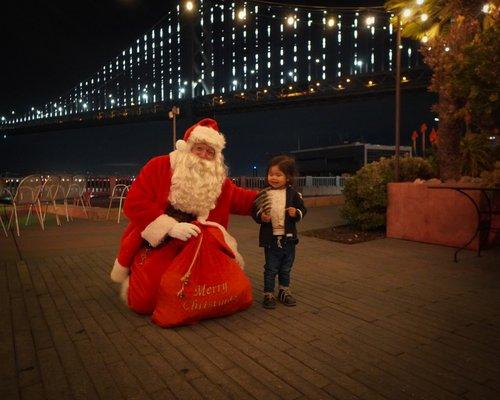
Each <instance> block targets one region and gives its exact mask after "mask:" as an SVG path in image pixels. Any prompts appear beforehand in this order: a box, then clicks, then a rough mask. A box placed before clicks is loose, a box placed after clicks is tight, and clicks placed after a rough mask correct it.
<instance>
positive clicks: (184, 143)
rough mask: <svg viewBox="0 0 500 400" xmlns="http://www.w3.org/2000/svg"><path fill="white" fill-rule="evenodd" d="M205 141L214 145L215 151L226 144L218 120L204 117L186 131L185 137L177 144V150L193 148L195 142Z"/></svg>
mask: <svg viewBox="0 0 500 400" xmlns="http://www.w3.org/2000/svg"><path fill="white" fill-rule="evenodd" d="M198 142H203V143H206V144H208V145H209V146H211V147H213V148H214V149H215V151H217V152H221V151H222V149H224V147H225V145H226V139H225V138H224V135H223V134H222V133H220V132H219V126H218V125H217V121H215V120H213V119H211V118H205V119H202V120H201V121H200V122H197V123H196V124H194V125H193V126H191V127H190V128H188V129H187V130H186V133H184V139H180V140H178V141H177V143H176V144H175V147H176V149H177V150H181V151H186V149H188V150H189V149H191V147H192V146H193V144H194V143H198Z"/></svg>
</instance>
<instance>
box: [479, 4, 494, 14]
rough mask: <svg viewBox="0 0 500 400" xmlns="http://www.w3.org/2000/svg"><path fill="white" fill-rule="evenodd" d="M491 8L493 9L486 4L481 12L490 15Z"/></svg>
mask: <svg viewBox="0 0 500 400" xmlns="http://www.w3.org/2000/svg"><path fill="white" fill-rule="evenodd" d="M491 8H492V7H491V4H489V3H486V4H484V5H483V7H482V8H481V11H482V12H483V13H485V14H489V13H491Z"/></svg>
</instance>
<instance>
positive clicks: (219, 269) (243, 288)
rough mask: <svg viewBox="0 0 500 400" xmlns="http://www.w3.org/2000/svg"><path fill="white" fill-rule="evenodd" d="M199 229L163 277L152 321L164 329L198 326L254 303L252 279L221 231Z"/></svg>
mask: <svg viewBox="0 0 500 400" xmlns="http://www.w3.org/2000/svg"><path fill="white" fill-rule="evenodd" d="M198 226H199V227H200V229H201V233H200V234H199V235H198V236H197V237H195V238H191V239H190V240H189V241H188V243H186V245H185V247H184V249H183V250H182V251H181V252H180V253H179V254H178V255H177V257H176V258H175V259H174V260H173V261H172V263H171V265H170V266H169V267H168V269H167V270H166V271H165V273H164V274H163V276H162V278H161V283H160V288H159V290H158V297H157V304H156V308H155V311H154V313H153V317H152V320H153V322H154V323H155V324H157V325H160V326H162V327H174V326H178V325H189V324H195V323H196V322H198V321H199V320H202V319H206V318H214V317H221V316H224V315H230V314H233V313H235V312H237V311H241V310H245V309H246V308H248V307H250V305H251V304H252V301H253V299H252V286H251V283H250V280H249V279H248V277H247V276H246V275H245V273H244V272H243V271H242V269H241V268H240V266H239V265H238V263H237V262H236V260H235V256H234V253H233V252H232V251H231V249H230V248H229V247H228V246H227V244H226V243H225V242H224V236H223V234H222V232H221V231H220V229H218V228H216V227H213V226H205V225H198Z"/></svg>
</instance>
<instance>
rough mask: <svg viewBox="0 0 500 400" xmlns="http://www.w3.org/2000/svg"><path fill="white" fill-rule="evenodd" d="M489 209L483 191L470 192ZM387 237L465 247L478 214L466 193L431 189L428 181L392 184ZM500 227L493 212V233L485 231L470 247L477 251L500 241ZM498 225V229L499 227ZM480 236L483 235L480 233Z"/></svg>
mask: <svg viewBox="0 0 500 400" xmlns="http://www.w3.org/2000/svg"><path fill="white" fill-rule="evenodd" d="M467 194H469V195H470V196H471V197H472V198H474V199H475V201H476V202H479V204H481V210H485V209H486V207H485V201H484V199H482V198H481V197H484V196H482V195H481V192H479V191H476V190H473V191H467ZM387 195H388V205H387V237H390V238H396V239H407V240H413V241H417V242H425V243H434V244H442V245H447V246H453V247H461V246H463V245H464V244H465V243H466V242H467V241H468V240H469V239H470V238H471V237H472V235H473V234H474V232H475V231H476V227H477V213H476V210H475V208H474V206H473V205H472V203H471V201H470V200H468V199H467V198H466V197H465V196H464V195H463V194H460V193H458V192H456V191H455V190H435V189H429V188H428V186H427V185H425V184H415V183H406V182H405V183H389V185H388V187H387ZM492 206H493V209H497V210H498V208H499V206H500V196H498V195H497V196H496V197H495V198H494V201H493V202H492ZM499 227H500V216H499V215H493V218H492V223H491V228H492V229H491V230H490V232H484V233H483V234H481V238H479V237H477V236H476V238H474V240H473V241H472V242H471V243H470V244H469V246H468V247H467V248H468V249H470V250H477V249H478V246H479V240H481V245H482V246H485V245H486V244H492V243H496V244H498V243H499V242H500V235H499V234H498V232H497V231H496V230H498V228H499ZM495 228H496V229H495ZM478 236H479V235H478Z"/></svg>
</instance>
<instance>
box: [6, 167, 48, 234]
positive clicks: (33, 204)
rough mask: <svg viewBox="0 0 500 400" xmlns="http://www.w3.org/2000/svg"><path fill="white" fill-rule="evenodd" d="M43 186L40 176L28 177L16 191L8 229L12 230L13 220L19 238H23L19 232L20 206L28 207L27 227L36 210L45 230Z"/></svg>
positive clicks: (12, 201)
mask: <svg viewBox="0 0 500 400" xmlns="http://www.w3.org/2000/svg"><path fill="white" fill-rule="evenodd" d="M42 186H43V181H42V178H41V177H40V176H38V175H28V176H27V177H25V178H23V179H22V180H21V182H20V183H19V186H18V187H17V189H16V194H15V195H14V196H13V197H12V200H11V202H10V204H11V205H12V211H11V213H10V218H9V224H8V225H7V229H9V228H10V225H11V223H12V219H13V218H14V222H15V223H16V233H17V236H21V235H20V232H19V218H18V213H17V211H18V208H19V207H20V206H26V207H28V218H27V219H26V225H27V224H28V220H29V216H30V214H31V210H32V209H33V208H34V209H35V212H36V215H37V217H38V222H39V223H40V227H41V228H42V230H45V226H44V223H43V216H42V207H41V204H40V191H41V189H42Z"/></svg>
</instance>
